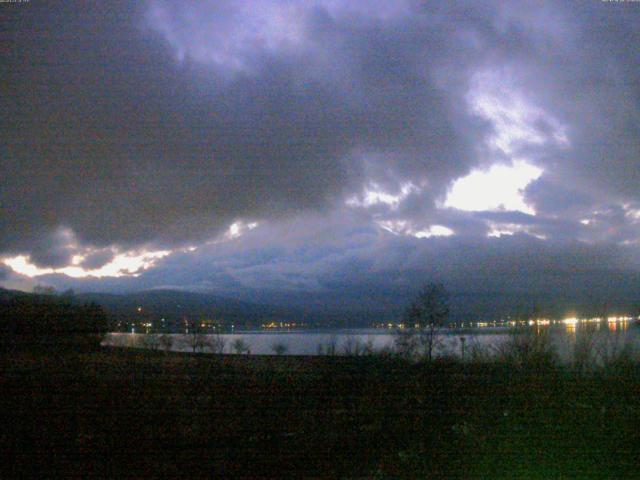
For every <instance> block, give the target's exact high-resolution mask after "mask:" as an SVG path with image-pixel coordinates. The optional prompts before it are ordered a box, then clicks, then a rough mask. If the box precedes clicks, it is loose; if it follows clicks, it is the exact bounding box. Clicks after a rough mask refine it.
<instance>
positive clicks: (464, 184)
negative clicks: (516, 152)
mask: <svg viewBox="0 0 640 480" xmlns="http://www.w3.org/2000/svg"><path fill="white" fill-rule="evenodd" d="M540 175H542V170H541V169H540V168H538V167H535V166H533V165H531V164H529V163H527V162H524V161H517V162H514V163H513V165H512V166H507V165H494V166H493V167H491V168H490V169H489V170H486V171H481V170H475V171H473V172H471V173H470V174H469V175H467V176H466V177H463V178H460V179H458V180H456V181H455V183H454V184H453V186H452V187H451V190H450V191H449V194H448V195H447V199H446V200H445V202H444V205H443V206H444V207H452V208H457V209H458V210H466V211H470V212H480V211H486V210H510V211H520V212H524V213H529V214H532V215H533V214H535V211H534V210H533V209H532V208H531V207H529V206H528V205H527V204H526V203H525V202H524V199H523V195H522V190H523V189H524V188H525V187H526V186H527V185H529V183H531V182H532V181H534V180H536V179H537V178H538V177H540Z"/></svg>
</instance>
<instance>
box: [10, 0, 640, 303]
mask: <svg viewBox="0 0 640 480" xmlns="http://www.w3.org/2000/svg"><path fill="white" fill-rule="evenodd" d="M0 22H1V23H2V27H3V28H2V30H1V33H0V42H1V43H0V45H1V50H0V54H1V55H2V67H3V68H2V76H1V77H0V85H1V89H2V96H1V98H0V107H1V108H0V111H1V112H2V116H1V118H0V121H1V129H0V131H1V132H2V137H1V143H0V172H1V175H2V181H1V184H0V282H2V284H3V285H5V286H8V287H14V288H24V289H28V288H30V287H31V286H33V285H34V284H52V285H55V286H57V287H58V288H65V287H68V286H72V287H74V288H76V289H78V290H109V291H127V290H137V289H143V288H154V287H177V288H187V289H193V290H211V291H215V292H219V293H225V294H228V295H234V294H239V292H243V293H242V294H243V295H245V296H246V295H249V294H248V293H247V292H251V291H258V290H259V291H262V292H264V291H272V292H274V294H282V293H283V292H303V293H304V292H306V293H314V294H319V293H325V294H331V292H346V291H349V292H353V298H356V297H362V296H363V295H366V292H367V291H373V290H379V291H385V290H386V291H393V289H394V288H404V287H407V288H411V286H412V285H415V284H416V283H419V282H421V281H424V280H428V279H432V278H434V279H435V278H437V279H439V280H441V281H444V282H445V283H448V284H450V285H453V288H454V289H458V290H468V291H477V290H481V289H482V288H485V289H490V290H491V291H494V292H499V293H503V294H505V295H508V294H509V293H510V292H512V291H514V290H518V291H527V290H529V289H531V290H532V291H533V290H535V291H546V292H547V293H550V294H553V293H554V292H555V293H558V292H560V293H561V292H562V291H563V289H566V288H568V286H574V287H575V285H576V284H579V285H580V288H582V289H583V290H585V289H586V290H585V294H589V291H588V290H589V289H590V288H593V289H594V290H599V291H601V290H602V288H603V285H605V284H606V285H607V286H608V288H609V289H615V290H616V291H620V290H624V291H625V292H627V294H628V295H633V294H635V293H637V294H638V297H639V298H640V289H639V285H638V283H637V281H638V278H639V276H638V275H639V272H640V188H639V184H640V74H639V72H640V3H637V2H630V1H627V2H603V1H600V0H586V1H575V2H572V1H554V2H545V1H541V2H512V1H509V2H492V1H482V2H480V1H479V2H469V1H465V2H456V1H446V2H441V1H439V2H430V1H420V2H418V1H413V0H406V1H402V0H394V1H382V0H369V1H366V2H365V1H362V2H358V1H356V0H349V1H346V0H300V1H293V0H216V1H213V0H211V1H195V0H193V1H191V0H180V1H165V0H149V1H141V2H133V1H132V2H127V1H113V2H87V1H83V2H79V1H78V2H74V1H64V2H56V1H47V2H44V1H40V0H31V1H30V2H28V3H19V4H14V3H3V4H0ZM607 279H615V281H614V280H611V281H609V280H607ZM603 282H604V283H603ZM545 289H546V290H545Z"/></svg>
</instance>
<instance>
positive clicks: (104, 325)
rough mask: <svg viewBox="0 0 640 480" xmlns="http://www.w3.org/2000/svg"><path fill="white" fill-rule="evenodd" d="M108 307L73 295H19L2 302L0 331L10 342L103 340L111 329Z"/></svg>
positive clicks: (96, 341)
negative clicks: (77, 300) (76, 301)
mask: <svg viewBox="0 0 640 480" xmlns="http://www.w3.org/2000/svg"><path fill="white" fill-rule="evenodd" d="M108 327H109V322H108V318H107V315H106V313H105V311H104V309H103V308H102V307H101V306H99V305H97V304H95V303H89V304H74V303H73V302H72V301H71V299H70V298H69V297H65V296H63V297H58V296H53V295H29V294H24V295H16V296H14V297H12V298H3V299H2V300H1V301H0V334H1V335H2V337H3V338H4V339H5V340H8V341H9V342H18V341H20V340H25V341H28V342H31V343H33V342H36V343H38V342H48V343H55V342H68V341H69V340H70V339H76V340H83V341H85V342H86V341H87V340H91V341H92V342H93V343H94V344H95V343H99V341H100V339H101V338H102V336H103V335H104V334H105V333H106V332H107V331H108Z"/></svg>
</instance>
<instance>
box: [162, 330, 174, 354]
mask: <svg viewBox="0 0 640 480" xmlns="http://www.w3.org/2000/svg"><path fill="white" fill-rule="evenodd" d="M160 345H161V346H162V348H163V349H164V351H165V352H169V351H170V350H171V347H172V346H173V337H172V336H171V335H168V334H166V333H165V334H164V335H161V336H160Z"/></svg>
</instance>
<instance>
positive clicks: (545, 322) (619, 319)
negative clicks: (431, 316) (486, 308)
mask: <svg viewBox="0 0 640 480" xmlns="http://www.w3.org/2000/svg"><path fill="white" fill-rule="evenodd" d="M636 319H637V320H640V316H639V317H637V318H636V317H629V316H611V317H592V318H578V317H568V318H564V319H550V318H536V319H532V320H494V321H490V322H458V323H454V324H452V326H453V327H454V328H465V327H468V328H494V327H518V326H526V325H529V326H535V327H543V326H545V327H546V326H549V325H566V326H568V327H571V326H576V325H578V324H589V323H592V324H593V323H596V324H601V323H609V324H616V323H626V322H631V321H633V320H636ZM375 327H376V328H386V329H398V328H399V329H404V328H407V325H405V324H404V323H391V322H389V323H380V324H377V325H375ZM418 327H419V325H417V324H416V325H415V328H418Z"/></svg>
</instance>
